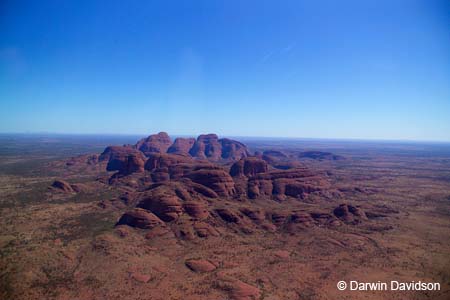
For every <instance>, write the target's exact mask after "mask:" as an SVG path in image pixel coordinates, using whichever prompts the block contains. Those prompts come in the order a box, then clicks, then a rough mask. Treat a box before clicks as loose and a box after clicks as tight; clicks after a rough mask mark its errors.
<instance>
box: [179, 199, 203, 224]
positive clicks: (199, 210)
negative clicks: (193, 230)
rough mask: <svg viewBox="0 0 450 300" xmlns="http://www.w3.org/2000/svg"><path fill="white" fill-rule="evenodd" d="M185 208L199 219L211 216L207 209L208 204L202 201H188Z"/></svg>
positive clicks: (189, 213)
mask: <svg viewBox="0 0 450 300" xmlns="http://www.w3.org/2000/svg"><path fill="white" fill-rule="evenodd" d="M183 208H184V210H185V211H186V213H188V215H190V216H191V217H193V218H196V219H198V220H203V219H206V218H207V217H208V216H209V212H208V210H207V209H206V205H205V204H204V203H202V202H200V201H187V202H184V203H183Z"/></svg>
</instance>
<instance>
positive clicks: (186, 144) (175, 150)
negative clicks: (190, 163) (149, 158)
mask: <svg viewBox="0 0 450 300" xmlns="http://www.w3.org/2000/svg"><path fill="white" fill-rule="evenodd" d="M194 143H195V139H194V138H176V139H175V142H173V144H172V146H170V147H169V149H168V150H167V153H172V154H179V155H185V156H186V155H189V151H190V150H191V148H192V146H194Z"/></svg>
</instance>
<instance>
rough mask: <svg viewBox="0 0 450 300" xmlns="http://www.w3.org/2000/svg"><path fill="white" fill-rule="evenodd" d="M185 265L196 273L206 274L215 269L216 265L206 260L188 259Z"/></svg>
mask: <svg viewBox="0 0 450 300" xmlns="http://www.w3.org/2000/svg"><path fill="white" fill-rule="evenodd" d="M185 264H186V267H188V268H189V269H191V270H192V271H194V272H197V273H206V272H211V271H214V270H215V269H217V266H216V265H214V264H213V263H212V262H210V261H209V260H206V259H190V260H188V261H186V262H185Z"/></svg>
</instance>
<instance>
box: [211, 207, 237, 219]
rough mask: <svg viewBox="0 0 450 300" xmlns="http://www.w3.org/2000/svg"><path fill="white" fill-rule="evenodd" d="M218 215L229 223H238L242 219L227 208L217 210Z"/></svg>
mask: <svg viewBox="0 0 450 300" xmlns="http://www.w3.org/2000/svg"><path fill="white" fill-rule="evenodd" d="M216 213H217V214H218V215H219V216H220V217H221V218H222V220H224V221H225V222H227V223H238V222H239V221H240V219H241V217H240V216H239V215H238V214H237V213H236V212H234V211H232V210H230V209H227V208H220V209H216Z"/></svg>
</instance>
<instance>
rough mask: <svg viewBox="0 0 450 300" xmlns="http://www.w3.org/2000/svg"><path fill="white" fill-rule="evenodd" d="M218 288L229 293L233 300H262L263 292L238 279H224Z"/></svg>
mask: <svg viewBox="0 0 450 300" xmlns="http://www.w3.org/2000/svg"><path fill="white" fill-rule="evenodd" d="M222 280H223V281H221V282H219V284H218V287H219V288H222V289H223V290H225V291H227V292H228V293H229V295H230V298H231V299H233V300H257V299H260V298H261V291H260V290H259V289H258V288H257V287H254V286H252V285H249V284H247V283H245V282H242V281H240V280H237V279H231V278H223V279H222Z"/></svg>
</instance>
